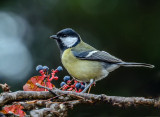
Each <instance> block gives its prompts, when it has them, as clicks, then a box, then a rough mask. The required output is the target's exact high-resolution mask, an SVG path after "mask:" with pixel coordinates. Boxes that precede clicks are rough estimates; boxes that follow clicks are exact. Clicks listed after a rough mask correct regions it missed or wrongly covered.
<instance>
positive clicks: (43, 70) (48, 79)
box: [36, 65, 63, 86]
mask: <svg viewBox="0 0 160 117" xmlns="http://www.w3.org/2000/svg"><path fill="white" fill-rule="evenodd" d="M36 70H37V71H38V72H39V73H40V74H41V76H42V78H43V80H44V81H45V82H46V85H47V86H49V85H50V84H51V81H52V80H58V77H57V76H55V74H56V73H58V72H59V71H62V70H63V68H62V67H61V66H59V67H58V68H57V69H55V70H54V69H52V70H51V77H50V75H49V74H48V71H49V68H48V67H47V66H42V65H38V66H37V67H36Z"/></svg>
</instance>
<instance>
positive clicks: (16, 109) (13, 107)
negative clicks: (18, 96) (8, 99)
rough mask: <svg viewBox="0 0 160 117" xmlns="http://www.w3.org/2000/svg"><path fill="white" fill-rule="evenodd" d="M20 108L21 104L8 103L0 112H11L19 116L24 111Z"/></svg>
mask: <svg viewBox="0 0 160 117" xmlns="http://www.w3.org/2000/svg"><path fill="white" fill-rule="evenodd" d="M22 109H23V106H21V105H10V106H5V107H3V110H1V111H0V112H1V113H3V114H8V113H13V114H15V115H19V116H20V117H24V116H25V115H26V113H25V112H24V111H23V110H22Z"/></svg>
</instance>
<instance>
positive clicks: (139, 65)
mask: <svg viewBox="0 0 160 117" xmlns="http://www.w3.org/2000/svg"><path fill="white" fill-rule="evenodd" d="M118 65H120V66H125V67H148V68H154V65H151V64H146V63H134V62H121V63H118Z"/></svg>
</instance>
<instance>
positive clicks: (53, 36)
mask: <svg viewBox="0 0 160 117" xmlns="http://www.w3.org/2000/svg"><path fill="white" fill-rule="evenodd" d="M50 38H51V39H56V40H57V39H58V37H57V35H52V36H50Z"/></svg>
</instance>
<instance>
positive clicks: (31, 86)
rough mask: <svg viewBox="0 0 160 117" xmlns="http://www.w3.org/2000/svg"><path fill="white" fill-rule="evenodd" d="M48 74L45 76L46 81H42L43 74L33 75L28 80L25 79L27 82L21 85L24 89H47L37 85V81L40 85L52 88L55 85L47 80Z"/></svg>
mask: <svg viewBox="0 0 160 117" xmlns="http://www.w3.org/2000/svg"><path fill="white" fill-rule="evenodd" d="M49 77H50V76H48V77H47V78H46V83H45V81H44V77H43V76H33V77H31V78H30V80H28V81H27V83H26V84H25V85H24V86H23V90H24V91H47V90H46V89H44V88H39V87H37V85H36V83H39V84H40V85H42V86H45V87H48V88H50V89H52V88H53V87H55V86H54V85H53V84H52V83H51V82H47V81H48V80H47V79H49Z"/></svg>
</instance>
